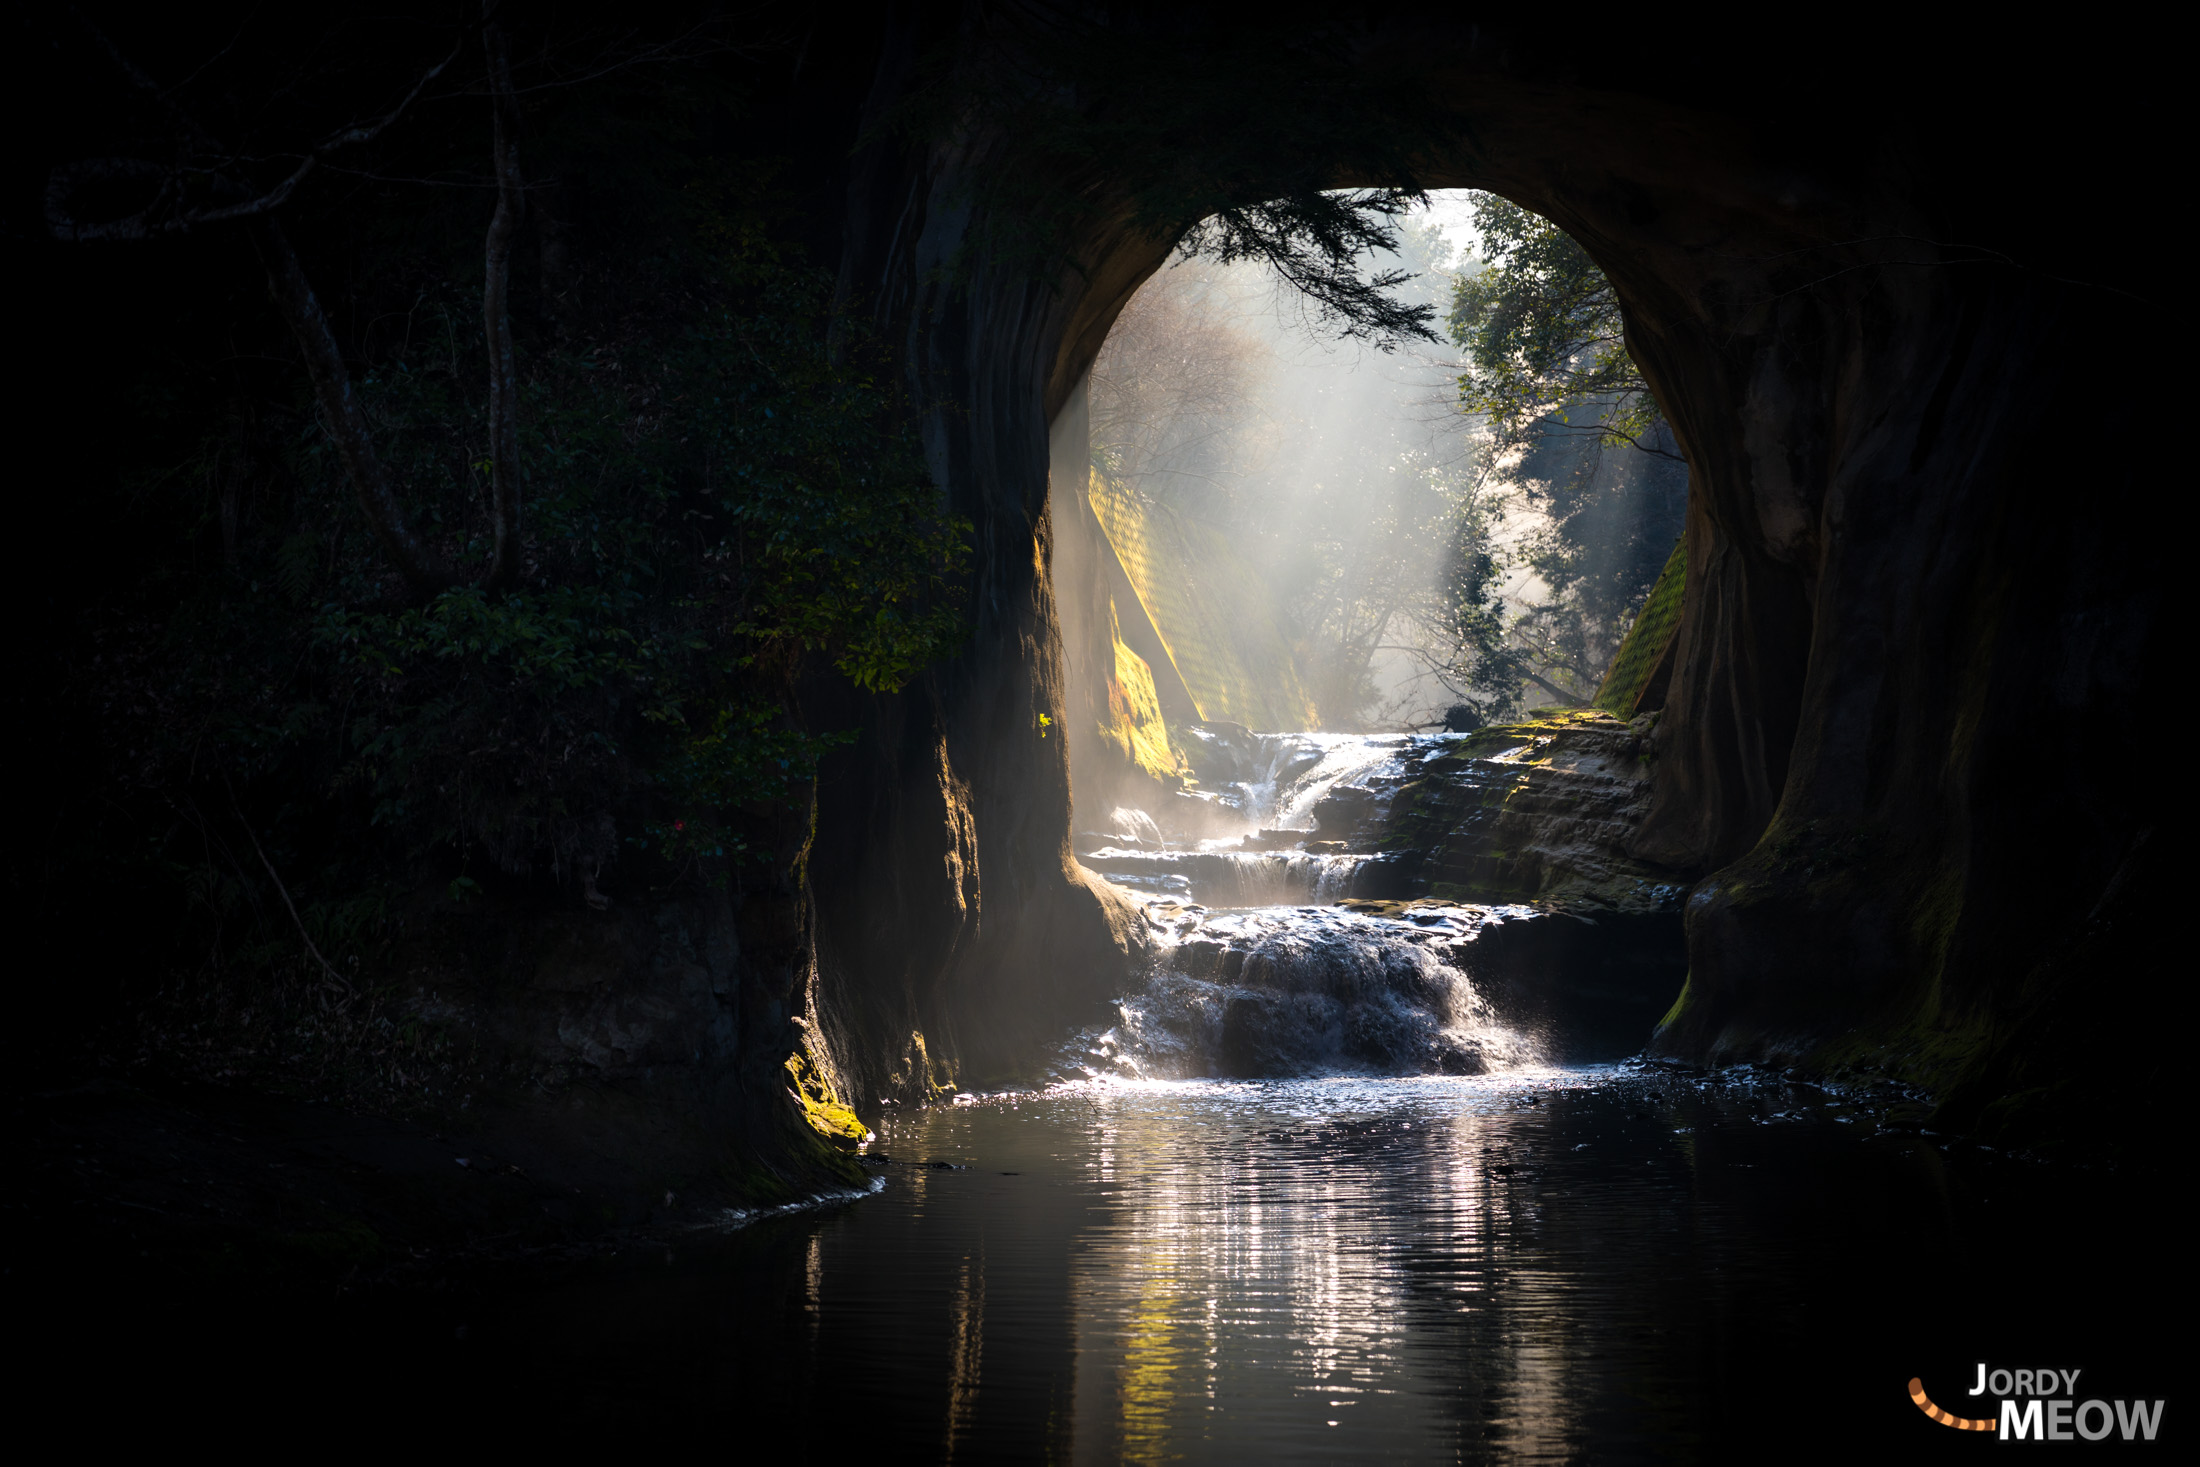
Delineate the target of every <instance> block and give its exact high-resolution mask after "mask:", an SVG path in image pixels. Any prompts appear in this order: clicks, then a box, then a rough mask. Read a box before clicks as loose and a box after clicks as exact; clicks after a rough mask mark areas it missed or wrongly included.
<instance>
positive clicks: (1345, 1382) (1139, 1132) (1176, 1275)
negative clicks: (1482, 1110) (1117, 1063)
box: [1070, 1086, 1571, 1462]
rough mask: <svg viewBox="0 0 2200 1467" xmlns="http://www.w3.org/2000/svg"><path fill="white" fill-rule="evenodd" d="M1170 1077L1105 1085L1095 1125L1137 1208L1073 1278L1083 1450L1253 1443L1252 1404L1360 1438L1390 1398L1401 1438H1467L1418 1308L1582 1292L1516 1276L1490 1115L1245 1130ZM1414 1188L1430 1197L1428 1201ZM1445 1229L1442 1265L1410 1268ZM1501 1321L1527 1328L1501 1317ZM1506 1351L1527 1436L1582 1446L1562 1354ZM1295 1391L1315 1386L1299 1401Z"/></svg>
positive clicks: (1098, 1147)
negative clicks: (1248, 1437)
mask: <svg viewBox="0 0 2200 1467" xmlns="http://www.w3.org/2000/svg"><path fill="white" fill-rule="evenodd" d="M1125 1088H1126V1091H1127V1090H1128V1087H1125ZM1166 1093H1167V1087H1166V1086H1156V1087H1150V1088H1149V1089H1148V1091H1147V1092H1146V1093H1143V1094H1139V1093H1126V1094H1124V1095H1123V1096H1122V1097H1121V1099H1122V1100H1124V1101H1127V1102H1130V1103H1123V1104H1113V1105H1111V1104H1107V1103H1105V1097H1103V1103H1102V1105H1101V1115H1100V1117H1099V1118H1098V1119H1097V1120H1096V1122H1095V1123H1094V1125H1093V1128H1092V1134H1093V1137H1094V1142H1095V1145H1094V1147H1093V1150H1092V1153H1091V1156H1090V1161H1089V1170H1090V1175H1091V1179H1092V1181H1093V1183H1094V1184H1095V1185H1097V1186H1102V1187H1106V1188H1108V1189H1109V1191H1110V1194H1111V1195H1112V1196H1113V1197H1114V1198H1115V1199H1116V1201H1117V1207H1116V1209H1115V1220H1114V1221H1113V1223H1112V1224H1111V1225H1110V1226H1108V1227H1107V1228H1105V1229H1103V1230H1098V1231H1096V1233H1095V1235H1093V1236H1092V1237H1090V1238H1089V1239H1088V1245H1087V1247H1085V1248H1084V1249H1083V1250H1081V1251H1080V1253H1079V1254H1078V1255H1077V1257H1076V1260H1075V1262H1074V1265H1073V1268H1072V1273H1071V1283H1070V1289H1071V1310H1070V1313H1071V1316H1072V1319H1073V1320H1074V1322H1075V1326H1074V1327H1075V1329H1076V1349H1075V1370H1076V1377H1077V1383H1076V1392H1075V1397H1076V1421H1075V1455H1076V1458H1077V1460H1079V1461H1108V1460H1120V1461H1125V1462H1158V1461H1163V1460H1168V1459H1170V1458H1173V1457H1181V1456H1182V1455H1183V1454H1184V1452H1185V1450H1186V1447H1187V1443H1188V1441H1192V1440H1206V1441H1209V1442H1213V1441H1217V1440H1219V1439H1221V1438H1223V1437H1225V1436H1226V1437H1228V1438H1230V1439H1233V1440H1243V1439H1244V1436H1245V1428H1246V1427H1247V1426H1249V1425H1251V1424H1252V1423H1249V1422H1246V1421H1241V1420H1232V1419H1230V1418H1231V1417H1232V1416H1233V1413H1239V1414H1244V1415H1251V1414H1254V1413H1263V1414H1267V1415H1270V1416H1274V1417H1277V1418H1278V1419H1276V1420H1275V1421H1273V1422H1272V1423H1271V1425H1272V1428H1273V1429H1274V1430H1277V1431H1285V1432H1288V1431H1294V1430H1306V1431H1316V1432H1322V1433H1326V1432H1329V1431H1336V1432H1337V1433H1338V1434H1339V1437H1338V1449H1339V1450H1347V1448H1346V1447H1345V1443H1346V1442H1347V1441H1349V1440H1353V1439H1356V1438H1358V1437H1359V1436H1360V1433H1359V1432H1358V1431H1356V1430H1355V1429H1354V1427H1355V1426H1356V1425H1357V1424H1358V1423H1357V1422H1356V1419H1355V1418H1356V1417H1364V1416H1366V1415H1367V1413H1370V1412H1373V1413H1375V1414H1378V1415H1381V1416H1383V1417H1384V1418H1386V1425H1387V1427H1388V1430H1387V1431H1386V1433H1385V1434H1386V1436H1392V1437H1395V1436H1396V1434H1397V1432H1398V1429H1399V1428H1401V1427H1404V1428H1406V1434H1407V1435H1409V1436H1418V1437H1422V1438H1423V1439H1425V1440H1427V1442H1428V1444H1429V1445H1430V1446H1431V1447H1434V1446H1436V1445H1437V1444H1438V1442H1439V1441H1441V1439H1443V1438H1445V1437H1447V1436H1449V1435H1451V1434H1452V1431H1453V1425H1452V1423H1449V1422H1447V1421H1445V1420H1443V1419H1442V1413H1441V1412H1440V1411H1438V1410H1435V1409H1432V1408H1433V1407H1435V1406H1436V1404H1437V1401H1438V1399H1439V1398H1440V1396H1441V1395H1442V1394H1443V1393H1444V1392H1445V1391H1446V1390H1448V1389H1449V1386H1448V1385H1446V1386H1445V1387H1443V1389H1441V1390H1440V1389H1439V1383H1438V1381H1436V1380H1434V1379H1431V1378H1430V1374H1429V1371H1428V1368H1427V1366H1428V1364H1429V1362H1426V1361H1424V1360H1420V1359H1417V1358H1416V1352H1415V1351H1414V1350H1412V1349H1411V1348H1409V1345H1410V1341H1409V1338H1408V1335H1409V1323H1408V1321H1409V1317H1410V1316H1411V1315H1412V1314H1413V1313H1414V1312H1416V1311H1425V1310H1426V1309H1427V1307H1428V1306H1429V1304H1430V1303H1431V1302H1432V1300H1431V1298H1430V1295H1431V1294H1432V1293H1434V1294H1436V1295H1439V1296H1441V1297H1442V1298H1443V1300H1444V1302H1445V1305H1446V1307H1447V1308H1448V1309H1449V1310H1451V1311H1454V1312H1458V1313H1462V1314H1465V1313H1470V1312H1472V1311H1476V1310H1481V1311H1485V1312H1488V1311H1491V1310H1492V1309H1493V1308H1494V1305H1495V1301H1496V1298H1497V1294H1496V1293H1495V1292H1493V1288H1492V1285H1493V1283H1495V1282H1499V1281H1502V1282H1504V1283H1506V1284H1507V1285H1508V1286H1510V1287H1509V1288H1508V1290H1507V1292H1519V1286H1520V1285H1527V1288H1526V1293H1527V1294H1529V1295H1532V1296H1535V1297H1538V1298H1541V1299H1544V1300H1546V1301H1547V1300H1549V1299H1550V1297H1551V1295H1552V1293H1553V1291H1555V1290H1561V1289H1563V1287H1564V1280H1563V1279H1562V1278H1559V1277H1556V1276H1545V1277H1531V1276H1525V1275H1518V1274H1508V1271H1507V1268H1506V1265H1505V1263H1504V1261H1503V1260H1502V1259H1501V1257H1500V1256H1499V1245H1500V1241H1501V1240H1503V1239H1505V1238H1507V1237H1508V1236H1510V1235H1511V1234H1512V1232H1513V1231H1514V1224H1515V1219H1514V1217H1513V1215H1512V1211H1511V1208H1512V1202H1511V1189H1510V1188H1509V1187H1508V1186H1507V1185H1506V1184H1505V1181H1504V1178H1503V1176H1502V1175H1500V1174H1493V1171H1492V1158H1491V1155H1489V1154H1486V1153H1489V1152H1490V1151H1491V1146H1492V1140H1493V1137H1492V1133H1491V1130H1490V1125H1489V1121H1488V1118H1487V1117H1485V1116H1482V1115H1478V1114H1474V1113H1471V1112H1470V1113H1464V1114H1454V1115H1451V1116H1448V1117H1443V1118H1440V1119H1429V1118H1421V1119H1415V1120H1404V1121H1401V1120H1388V1119H1383V1118H1380V1117H1377V1118H1372V1119H1371V1118H1364V1117H1363V1118H1357V1119H1355V1120H1352V1121H1350V1122H1348V1123H1347V1122H1340V1120H1339V1118H1337V1117H1334V1116H1320V1115H1315V1116H1312V1117H1301V1118H1298V1119H1296V1120H1294V1119H1293V1118H1291V1117H1289V1116H1277V1117H1275V1118H1274V1120H1275V1121H1279V1122H1283V1123H1284V1124H1281V1125H1277V1124H1270V1125H1268V1126H1267V1127H1265V1128H1264V1129H1262V1130H1256V1131H1249V1132H1247V1133H1246V1134H1241V1135H1235V1136H1225V1135H1218V1134H1217V1131H1218V1129H1219V1130H1221V1131H1223V1132H1225V1133H1226V1132H1227V1131H1228V1130H1230V1129H1233V1128H1232V1127H1230V1126H1229V1125H1228V1124H1227V1120H1226V1118H1224V1117H1217V1116H1211V1115H1209V1116H1200V1115H1195V1114H1189V1113H1187V1109H1186V1108H1185V1107H1178V1106H1172V1105H1169V1104H1167V1103H1166V1100H1165V1096H1166ZM1202 1098H1205V1097H1202ZM1191 1099H1192V1097H1190V1096H1187V1100H1188V1101H1189V1100H1191ZM1157 1102H1160V1103H1157ZM1194 1108H1197V1107H1194ZM1218 1123H1221V1124H1220V1125H1219V1126H1218ZM1416 1127H1421V1128H1424V1129H1422V1131H1421V1134H1419V1135H1417V1136H1416V1135H1413V1134H1412V1132H1413V1131H1414V1129H1415V1128H1416ZM1225 1140H1227V1142H1228V1143H1229V1144H1227V1145H1226V1146H1218V1145H1216V1144H1215V1143H1217V1142H1223V1141H1225ZM1399 1142H1404V1143H1406V1144H1404V1145H1399V1144H1397V1143H1399ZM1495 1165H1497V1166H1503V1165H1504V1163H1503V1162H1502V1161H1497V1162H1495ZM1402 1171H1404V1172H1409V1173H1411V1175H1401V1172H1402ZM1401 1194H1409V1195H1413V1196H1414V1197H1416V1199H1417V1203H1416V1206H1415V1207H1414V1209H1413V1210H1412V1211H1411V1212H1410V1213H1406V1212H1402V1211H1401V1210H1400V1209H1399V1208H1398V1207H1397V1205H1396V1204H1397V1200H1398V1198H1399V1197H1400V1196H1401ZM1432 1244H1433V1245H1436V1246H1437V1247H1439V1248H1440V1250H1441V1252H1442V1254H1443V1256H1444V1258H1445V1260H1446V1267H1445V1268H1444V1269H1443V1271H1442V1273H1441V1275H1440V1276H1431V1275H1430V1274H1429V1273H1428V1271H1427V1270H1425V1269H1416V1268H1414V1267H1412V1266H1410V1265H1411V1263H1412V1260H1413V1259H1414V1258H1416V1257H1418V1256H1421V1255H1424V1254H1425V1253H1426V1252H1427V1250H1428V1249H1429V1247H1430V1246H1431V1245H1432ZM1488 1327H1489V1328H1490V1329H1492V1330H1494V1331H1496V1332H1497V1333H1499V1334H1504V1333H1505V1332H1506V1327H1505V1322H1504V1321H1502V1320H1492V1321H1490V1322H1489V1326H1488ZM1494 1363H1497V1364H1498V1365H1499V1367H1500V1369H1499V1372H1498V1373H1501V1374H1502V1375H1503V1376H1504V1377H1505V1379H1504V1380H1503V1381H1502V1382H1499V1381H1495V1380H1493V1381H1491V1382H1488V1384H1489V1385H1490V1386H1493V1387H1498V1386H1501V1388H1502V1394H1503V1396H1504V1397H1505V1398H1506V1400H1507V1401H1508V1404H1509V1406H1510V1409H1508V1410H1507V1411H1506V1413H1505V1416H1506V1418H1507V1419H1506V1421H1505V1423H1504V1425H1505V1429H1506V1432H1507V1435H1508V1438H1509V1440H1510V1443H1511V1445H1512V1446H1513V1447H1514V1448H1516V1449H1521V1450H1523V1451H1524V1452H1525V1454H1526V1455H1529V1456H1535V1455H1541V1454H1544V1453H1546V1452H1550V1453H1559V1454H1563V1451H1564V1443H1565V1442H1566V1440H1567V1439H1568V1435H1569V1433H1570V1431H1571V1423H1570V1420H1569V1411H1568V1407H1567V1391H1566V1384H1565V1369H1564V1365H1563V1360H1562V1358H1561V1354H1560V1352H1558V1351H1555V1350H1551V1349H1547V1348H1542V1347H1539V1346H1537V1345H1535V1344H1532V1343H1525V1342H1523V1343H1520V1344H1518V1345H1516V1346H1514V1347H1513V1348H1510V1349H1506V1350H1503V1351H1501V1352H1500V1353H1499V1355H1498V1356H1497V1360H1496V1362H1494ZM1442 1365H1443V1366H1444V1367H1448V1369H1447V1370H1446V1373H1448V1370H1449V1369H1455V1368H1456V1363H1455V1362H1442ZM1279 1387H1280V1389H1281V1390H1282V1391H1284V1392H1287V1393H1288V1395H1289V1396H1290V1397H1292V1398H1294V1399H1295V1401H1296V1405H1295V1406H1292V1407H1290V1408H1289V1409H1286V1410H1285V1411H1282V1412H1280V1413H1279V1412H1277V1411H1276V1405H1277V1402H1276V1400H1275V1398H1276V1396H1277V1394H1278V1391H1279ZM1415 1416H1421V1417H1425V1418H1426V1419H1425V1420H1422V1421H1419V1422H1414V1421H1412V1420H1411V1418H1413V1417H1415ZM1366 1424H1367V1425H1369V1426H1372V1425H1373V1424H1374V1423H1373V1421H1372V1419H1370V1420H1368V1421H1367V1422H1366ZM1298 1445H1299V1446H1301V1447H1309V1446H1317V1447H1318V1446H1319V1443H1318V1442H1311V1443H1310V1442H1304V1441H1302V1442H1300V1443H1298Z"/></svg>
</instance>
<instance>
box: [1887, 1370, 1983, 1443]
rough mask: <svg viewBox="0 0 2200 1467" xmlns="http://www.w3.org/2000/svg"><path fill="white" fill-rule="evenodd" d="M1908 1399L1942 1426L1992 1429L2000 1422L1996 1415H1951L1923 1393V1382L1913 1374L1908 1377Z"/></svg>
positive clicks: (1979, 1429) (1960, 1429) (1969, 1429)
mask: <svg viewBox="0 0 2200 1467" xmlns="http://www.w3.org/2000/svg"><path fill="white" fill-rule="evenodd" d="M1910 1399H1911V1400H1913V1401H1915V1402H1917V1409H1918V1410H1920V1411H1922V1412H1924V1413H1925V1414H1926V1415H1927V1416H1930V1417H1932V1418H1933V1420H1935V1421H1937V1422H1939V1423H1940V1424H1941V1425H1942V1426H1952V1427H1954V1428H1955V1429H1956V1430H1957V1431H1992V1430H1993V1429H1994V1428H1995V1427H1996V1426H1998V1425H2000V1423H2001V1418H2000V1417H1998V1416H1997V1417H1994V1418H1993V1419H1992V1420H1988V1421H1971V1420H1967V1419H1966V1418H1964V1417H1961V1416H1951V1415H1950V1414H1949V1413H1947V1412H1946V1411H1943V1410H1941V1409H1940V1408H1939V1407H1938V1406H1935V1405H1934V1404H1933V1403H1932V1401H1931V1399H1930V1398H1929V1397H1927V1396H1926V1394H1925V1382H1924V1381H1922V1380H1920V1379H1918V1378H1917V1377H1916V1376H1914V1375H1913V1376H1911V1377H1910Z"/></svg>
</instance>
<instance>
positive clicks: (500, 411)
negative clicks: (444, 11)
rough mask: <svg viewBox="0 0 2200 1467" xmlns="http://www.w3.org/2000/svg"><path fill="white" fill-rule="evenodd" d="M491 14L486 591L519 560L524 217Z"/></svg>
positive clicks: (485, 35) (491, 0) (508, 68)
mask: <svg viewBox="0 0 2200 1467" xmlns="http://www.w3.org/2000/svg"><path fill="white" fill-rule="evenodd" d="M496 12H497V0H483V4H482V18H481V43H482V49H483V50H485V51H486V52H487V53H488V57H489V87H490V96H491V99H492V100H491V111H492V114H493V116H494V131H493V134H492V138H491V144H490V146H491V148H492V149H493V150H494V158H495V163H496V175H497V208H496V213H495V214H494V215H493V216H491V218H490V220H489V237H488V242H487V245H486V247H485V249H484V254H485V256H486V264H487V270H486V272H485V278H484V280H483V283H482V288H481V314H482V320H483V323H484V326H485V329H486V331H487V333H488V338H489V340H488V345H489V483H490V500H491V513H492V515H493V516H494V519H495V530H494V540H493V546H494V548H493V550H492V552H491V555H490V560H489V578H488V585H489V587H490V589H492V590H494V589H497V588H499V587H501V586H503V585H504V584H505V583H506V582H508V581H509V580H510V579H511V576H512V569H513V562H514V560H515V559H516V558H517V557H518V554H519V544H518V541H519V533H518V528H519V504H520V489H521V485H520V460H519V363H518V356H517V353H516V352H515V350H514V348H513V345H512V313H511V285H512V241H513V239H514V237H515V236H517V235H518V233H519V228H520V221H521V220H522V219H523V218H525V217H526V212H527V194H526V188H525V185H524V183H523V182H522V181H521V178H520V172H519V138H518V132H519V104H518V102H517V101H516V100H515V99H514V97H513V95H512V61H511V56H510V54H509V52H508V50H507V48H506V45H505V40H504V28H503V27H502V26H500V25H498V24H497V21H496Z"/></svg>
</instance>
